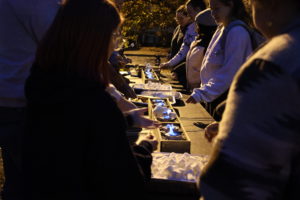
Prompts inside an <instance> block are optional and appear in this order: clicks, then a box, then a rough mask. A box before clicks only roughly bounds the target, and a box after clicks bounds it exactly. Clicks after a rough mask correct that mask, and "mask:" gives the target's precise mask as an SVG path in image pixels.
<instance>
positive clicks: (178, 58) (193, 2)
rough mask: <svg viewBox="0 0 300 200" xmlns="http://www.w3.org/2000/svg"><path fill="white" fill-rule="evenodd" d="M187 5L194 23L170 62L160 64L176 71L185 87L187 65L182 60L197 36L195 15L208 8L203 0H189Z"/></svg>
mask: <svg viewBox="0 0 300 200" xmlns="http://www.w3.org/2000/svg"><path fill="white" fill-rule="evenodd" d="M185 5H186V9H187V12H188V15H189V16H190V17H191V19H192V21H193V23H191V24H189V25H188V27H187V30H186V32H185V35H184V38H183V43H182V45H181V47H180V50H179V52H178V53H177V54H176V55H175V56H174V57H172V58H171V59H170V60H169V61H168V62H165V63H162V64H161V65H160V67H161V68H172V71H173V72H175V74H176V76H177V78H178V80H179V82H180V83H181V84H182V85H183V86H184V87H186V67H185V63H181V62H182V61H185V59H186V55H187V53H188V51H189V49H190V45H191V43H192V42H193V41H194V40H195V38H196V36H197V33H196V24H195V17H196V15H197V14H198V13H199V12H200V11H202V10H205V9H206V5H205V3H204V1H203V0H189V1H187V2H186V4H185ZM180 63H181V64H180Z"/></svg>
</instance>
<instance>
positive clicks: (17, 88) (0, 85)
mask: <svg viewBox="0 0 300 200" xmlns="http://www.w3.org/2000/svg"><path fill="white" fill-rule="evenodd" d="M58 7H59V5H58V2H57V1H52V0H43V1H33V0H27V1H22V0H0V147H1V149H2V158H3V164H4V173H5V184H4V188H3V194H2V195H3V200H15V199H17V200H19V199H22V194H21V191H20V176H21V175H20V174H21V171H20V170H21V154H22V152H21V146H20V145H21V144H20V143H21V135H22V133H23V122H24V120H23V115H24V107H25V105H26V100H25V96H24V84H25V80H26V78H27V76H28V74H29V70H30V67H31V65H32V63H33V60H34V55H35V51H36V47H37V45H38V43H39V41H40V40H41V37H42V36H43V34H44V33H45V32H46V30H47V28H48V27H49V25H50V24H51V22H52V20H53V18H54V16H55V13H56V11H57V9H58Z"/></svg>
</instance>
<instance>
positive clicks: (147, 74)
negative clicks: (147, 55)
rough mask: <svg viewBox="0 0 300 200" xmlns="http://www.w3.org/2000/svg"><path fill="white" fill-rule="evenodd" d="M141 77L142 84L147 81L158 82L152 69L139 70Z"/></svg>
mask: <svg viewBox="0 0 300 200" xmlns="http://www.w3.org/2000/svg"><path fill="white" fill-rule="evenodd" d="M141 75H142V80H143V83H148V82H149V81H151V82H159V78H158V76H157V74H156V72H155V71H154V70H153V69H152V68H145V69H141Z"/></svg>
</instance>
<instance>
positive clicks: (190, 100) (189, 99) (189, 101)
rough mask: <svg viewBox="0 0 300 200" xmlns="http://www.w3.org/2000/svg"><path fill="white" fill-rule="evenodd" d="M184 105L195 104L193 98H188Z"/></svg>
mask: <svg viewBox="0 0 300 200" xmlns="http://www.w3.org/2000/svg"><path fill="white" fill-rule="evenodd" d="M186 103H193V104H196V103H197V101H196V100H195V99H194V97H192V96H189V98H188V99H187V100H186Z"/></svg>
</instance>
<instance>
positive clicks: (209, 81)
mask: <svg viewBox="0 0 300 200" xmlns="http://www.w3.org/2000/svg"><path fill="white" fill-rule="evenodd" d="M210 8H211V11H212V16H213V18H214V19H215V21H216V23H217V24H218V25H219V26H218V29H217V31H216V32H215V34H214V36H213V38H212V40H211V42H210V44H209V46H208V48H207V51H206V53H205V56H204V59H203V62H202V67H201V70H200V79H201V85H200V87H199V88H195V89H194V90H193V93H192V94H191V96H190V97H189V98H188V99H187V103H197V102H201V103H204V104H203V105H205V107H206V109H207V110H208V112H209V113H210V114H212V113H213V111H214V108H215V107H216V106H217V105H218V104H219V103H220V102H222V101H223V100H224V99H226V97H227V92H228V89H229V87H230V84H231V82H232V79H233V77H234V75H235V73H236V72H237V70H238V69H239V68H240V66H241V65H242V64H243V63H244V62H245V61H246V59H247V57H248V56H249V55H250V54H251V53H252V46H251V37H250V35H249V32H248V30H246V29H245V28H244V27H243V26H234V27H230V24H231V23H241V24H244V25H245V26H247V25H248V24H249V22H250V17H249V16H248V15H247V12H246V9H245V6H244V4H243V1H242V0H210ZM229 27H230V30H228V31H227V29H226V28H229ZM225 32H226V34H225V37H226V38H224V37H223V36H224V33H225ZM223 40H225V45H224V46H223V45H222V44H223V42H222V41H223Z"/></svg>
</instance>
